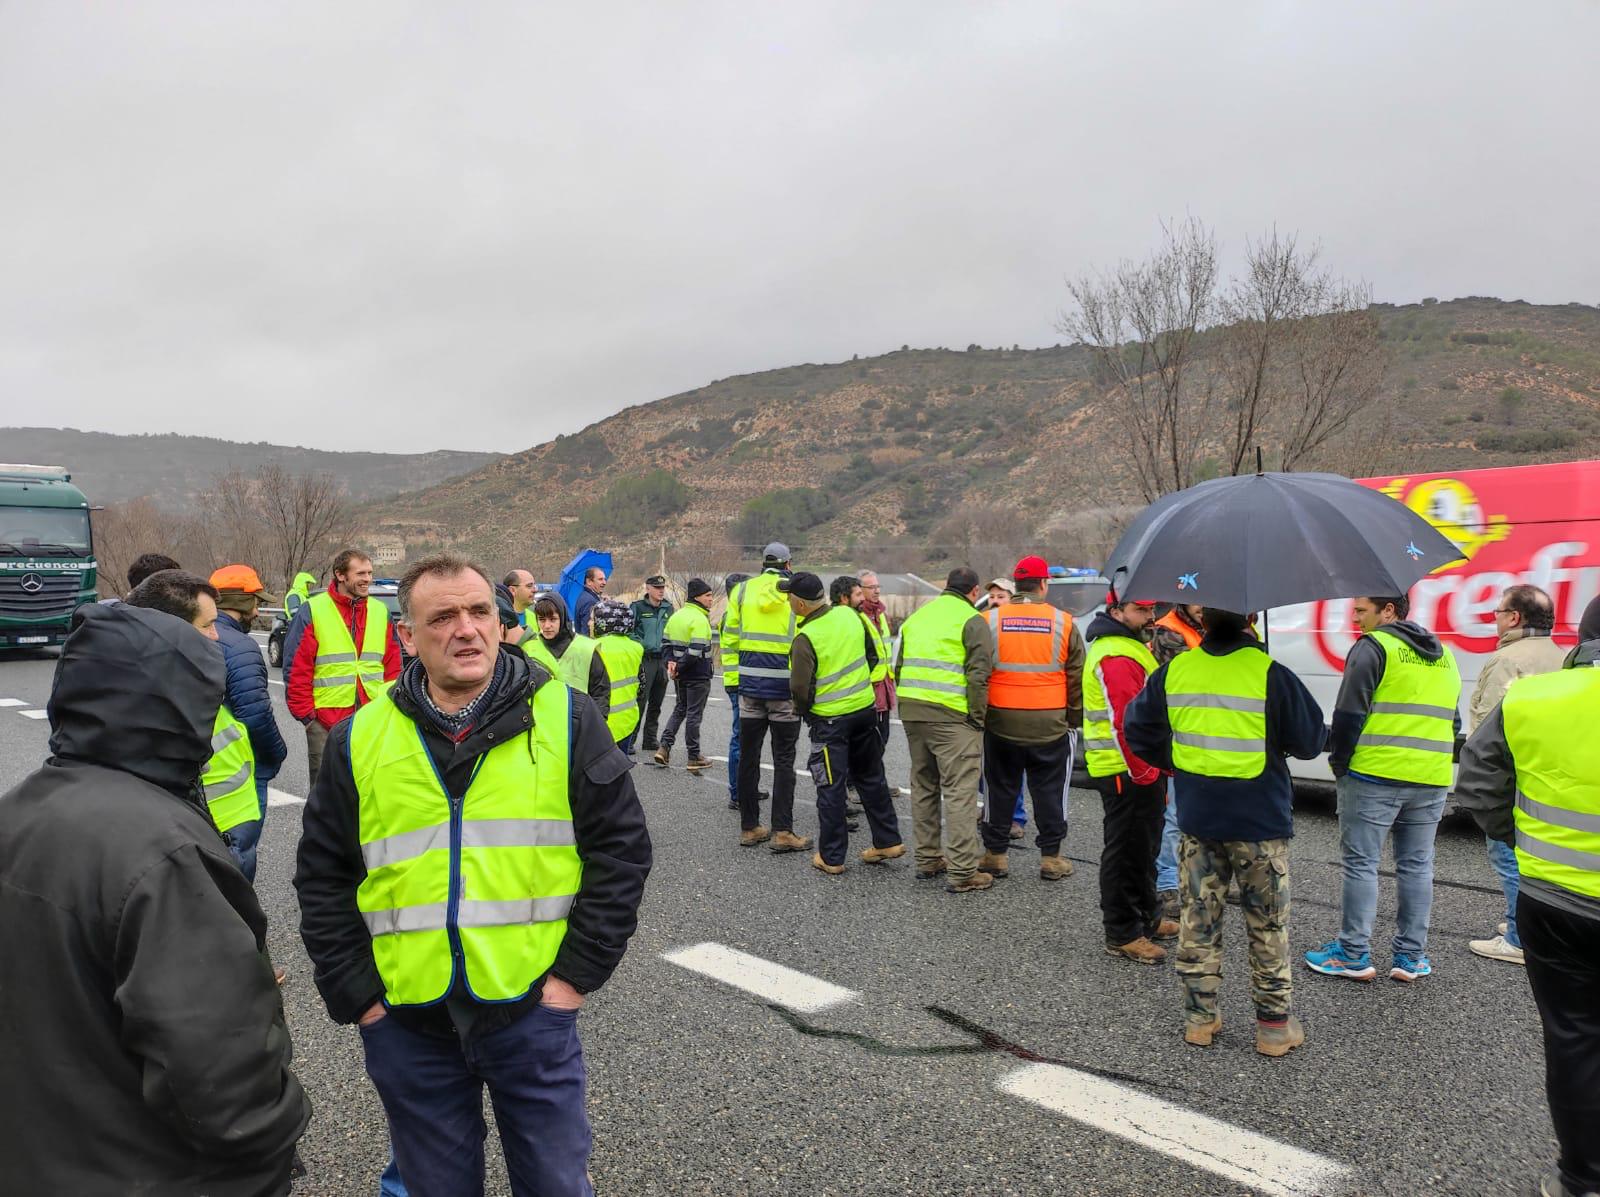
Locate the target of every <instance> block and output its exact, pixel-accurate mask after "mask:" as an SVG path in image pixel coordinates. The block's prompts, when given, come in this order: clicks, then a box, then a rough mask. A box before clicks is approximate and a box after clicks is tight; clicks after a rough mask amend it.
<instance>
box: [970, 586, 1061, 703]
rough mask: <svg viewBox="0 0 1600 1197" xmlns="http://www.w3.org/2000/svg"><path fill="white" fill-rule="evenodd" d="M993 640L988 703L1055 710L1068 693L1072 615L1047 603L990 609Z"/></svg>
mask: <svg viewBox="0 0 1600 1197" xmlns="http://www.w3.org/2000/svg"><path fill="white" fill-rule="evenodd" d="M988 620H989V629H990V630H991V631H992V632H993V633H994V639H995V648H996V652H995V666H994V672H993V673H991V674H990V675H989V705H990V706H992V707H1000V708H1002V709H1003V710H1008V711H1057V710H1061V709H1063V708H1064V707H1066V705H1067V704H1068V702H1069V701H1070V700H1069V698H1068V696H1067V652H1068V650H1069V648H1070V645H1071V640H1072V616H1070V615H1068V614H1067V613H1066V612H1065V611H1062V610H1060V609H1059V608H1056V607H1052V606H1051V605H1050V604H1049V603H1045V602H1038V603H1017V602H1011V603H1006V604H1004V605H1003V606H999V607H994V608H991V609H990V610H989V612H988Z"/></svg>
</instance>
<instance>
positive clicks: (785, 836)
mask: <svg viewBox="0 0 1600 1197" xmlns="http://www.w3.org/2000/svg"><path fill="white" fill-rule="evenodd" d="M767 847H768V848H769V849H770V850H772V851H773V852H804V851H805V850H806V849H807V848H809V847H811V840H810V838H809V837H807V836H803V835H796V834H795V833H794V832H792V831H780V832H777V833H776V834H774V835H773V837H772V842H771V843H770V844H768V845H767Z"/></svg>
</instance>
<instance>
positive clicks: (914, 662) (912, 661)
mask: <svg viewBox="0 0 1600 1197" xmlns="http://www.w3.org/2000/svg"><path fill="white" fill-rule="evenodd" d="M900 664H901V666H902V667H903V668H905V669H938V670H942V671H943V672H945V673H965V672H966V671H967V667H966V666H965V665H952V664H950V662H949V661H934V660H931V659H930V658H928V657H907V658H905V660H903V661H901V662H900ZM912 684H913V685H920V684H922V683H917V682H913V683H912Z"/></svg>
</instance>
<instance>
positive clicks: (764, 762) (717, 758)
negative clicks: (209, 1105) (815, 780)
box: [706, 756, 811, 777]
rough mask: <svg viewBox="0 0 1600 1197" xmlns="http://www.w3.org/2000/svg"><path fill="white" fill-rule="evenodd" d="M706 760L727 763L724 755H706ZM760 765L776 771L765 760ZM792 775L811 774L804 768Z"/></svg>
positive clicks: (802, 775) (807, 775)
mask: <svg viewBox="0 0 1600 1197" xmlns="http://www.w3.org/2000/svg"><path fill="white" fill-rule="evenodd" d="M706 760H708V761H721V762H722V763H723V764H724V765H726V764H727V763H728V758H727V757H725V756H708V757H706ZM761 767H762V768H763V769H766V770H768V771H770V772H776V770H775V769H774V768H773V766H771V765H769V764H767V762H766V761H762V762H761ZM794 775H795V776H796V777H810V776H811V774H809V773H807V772H806V771H805V770H804V769H796V770H795V771H794Z"/></svg>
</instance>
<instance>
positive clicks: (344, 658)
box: [315, 653, 360, 665]
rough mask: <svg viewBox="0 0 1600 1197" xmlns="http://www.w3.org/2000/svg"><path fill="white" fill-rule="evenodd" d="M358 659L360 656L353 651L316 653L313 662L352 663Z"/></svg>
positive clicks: (322, 663)
mask: <svg viewBox="0 0 1600 1197" xmlns="http://www.w3.org/2000/svg"><path fill="white" fill-rule="evenodd" d="M358 660H360V657H358V656H357V655H356V654H355V653H318V654H317V656H316V662H315V663H316V664H318V665H354V664H355V663H356V662H357V661H358Z"/></svg>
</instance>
